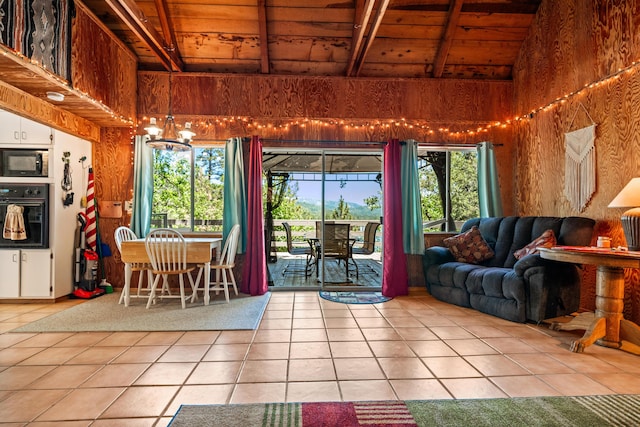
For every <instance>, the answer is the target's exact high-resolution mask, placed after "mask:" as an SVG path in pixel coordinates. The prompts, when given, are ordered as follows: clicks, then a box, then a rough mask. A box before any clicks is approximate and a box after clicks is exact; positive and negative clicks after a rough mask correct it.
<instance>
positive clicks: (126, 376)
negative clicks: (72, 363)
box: [81, 363, 150, 387]
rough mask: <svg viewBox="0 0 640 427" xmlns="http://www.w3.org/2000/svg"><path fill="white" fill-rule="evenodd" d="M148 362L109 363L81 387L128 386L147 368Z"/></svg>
mask: <svg viewBox="0 0 640 427" xmlns="http://www.w3.org/2000/svg"><path fill="white" fill-rule="evenodd" d="M149 366H150V365H149V364H148V363H119V364H115V365H107V366H104V367H103V368H102V369H100V370H99V371H98V372H96V373H95V374H94V375H93V376H92V377H91V378H89V379H88V380H87V381H85V382H84V383H82V384H81V387H128V386H130V385H131V384H133V383H134V382H135V381H136V380H137V379H138V378H139V377H140V375H142V373H143V372H144V371H145V370H147V368H148V367H149Z"/></svg>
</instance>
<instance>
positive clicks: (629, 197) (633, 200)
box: [609, 178, 640, 208]
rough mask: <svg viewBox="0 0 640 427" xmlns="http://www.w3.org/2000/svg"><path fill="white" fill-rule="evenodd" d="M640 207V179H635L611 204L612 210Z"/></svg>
mask: <svg viewBox="0 0 640 427" xmlns="http://www.w3.org/2000/svg"><path fill="white" fill-rule="evenodd" d="M639 206H640V178H633V179H632V180H631V181H629V183H628V184H627V185H625V187H624V188H623V189H622V191H620V192H619V193H618V195H617V196H616V197H615V198H614V199H613V200H612V201H611V203H609V207H610V208H637V207H639Z"/></svg>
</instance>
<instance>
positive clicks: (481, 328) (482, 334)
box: [464, 323, 510, 338]
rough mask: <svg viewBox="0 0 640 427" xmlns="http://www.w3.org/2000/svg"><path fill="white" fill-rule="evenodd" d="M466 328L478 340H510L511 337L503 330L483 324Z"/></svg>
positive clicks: (466, 326)
mask: <svg viewBox="0 0 640 427" xmlns="http://www.w3.org/2000/svg"><path fill="white" fill-rule="evenodd" d="M464 328H465V329H466V330H467V331H469V332H471V333H472V334H473V335H475V336H477V337H478V338H510V335H509V334H507V333H506V332H505V331H503V330H502V329H498V328H496V327H495V326H490V325H483V324H482V323H480V324H476V325H474V324H471V325H465V327H464Z"/></svg>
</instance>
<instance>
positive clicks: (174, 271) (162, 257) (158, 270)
mask: <svg viewBox="0 0 640 427" xmlns="http://www.w3.org/2000/svg"><path fill="white" fill-rule="evenodd" d="M144 244H145V247H146V249H147V255H148V256H149V260H150V261H151V266H152V273H153V274H154V275H155V279H154V281H153V284H152V285H151V291H150V292H149V299H148V300H147V308H149V307H150V306H151V303H154V302H155V300H156V289H157V287H158V282H159V281H160V279H161V278H162V280H164V281H165V282H166V283H168V281H169V280H168V277H169V276H170V275H176V276H178V280H179V283H180V295H179V296H178V295H165V294H164V293H163V294H161V295H160V298H180V301H181V302H182V308H186V296H185V292H184V276H185V275H186V276H187V277H188V278H189V282H190V285H191V290H192V291H193V289H194V288H195V286H194V284H193V278H192V277H191V274H189V273H190V272H191V271H193V270H195V266H193V265H190V264H187V242H186V241H185V240H184V237H183V236H182V234H180V232H179V231H176V230H172V229H169V228H158V229H156V230H153V231H151V232H150V233H149V234H148V235H147V237H146V238H145V242H144Z"/></svg>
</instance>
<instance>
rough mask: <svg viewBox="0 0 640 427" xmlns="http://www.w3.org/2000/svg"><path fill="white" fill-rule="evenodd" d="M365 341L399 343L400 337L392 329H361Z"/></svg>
mask: <svg viewBox="0 0 640 427" xmlns="http://www.w3.org/2000/svg"><path fill="white" fill-rule="evenodd" d="M362 334H363V335H364V337H365V338H366V340H367V341H401V340H402V337H401V336H400V335H399V334H398V333H397V332H396V330H395V329H393V328H363V329H362Z"/></svg>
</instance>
